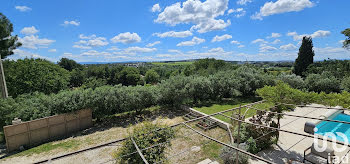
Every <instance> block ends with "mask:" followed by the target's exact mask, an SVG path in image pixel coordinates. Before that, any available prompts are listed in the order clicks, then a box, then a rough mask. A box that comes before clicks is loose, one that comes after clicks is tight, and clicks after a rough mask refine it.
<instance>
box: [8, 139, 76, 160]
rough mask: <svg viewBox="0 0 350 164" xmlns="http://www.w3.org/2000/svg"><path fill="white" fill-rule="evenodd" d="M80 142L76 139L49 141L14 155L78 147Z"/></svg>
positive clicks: (28, 154) (27, 154)
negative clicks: (58, 141)
mask: <svg viewBox="0 0 350 164" xmlns="http://www.w3.org/2000/svg"><path fill="white" fill-rule="evenodd" d="M80 144H81V143H80V142H79V141H77V140H69V141H65V142H60V143H55V142H49V143H46V144H42V145H40V146H37V147H34V148H31V149H28V150H25V151H22V152H20V153H18V154H16V155H15V156H30V155H33V154H40V153H44V152H49V151H52V150H55V149H63V150H70V149H75V148H78V147H79V145H80Z"/></svg>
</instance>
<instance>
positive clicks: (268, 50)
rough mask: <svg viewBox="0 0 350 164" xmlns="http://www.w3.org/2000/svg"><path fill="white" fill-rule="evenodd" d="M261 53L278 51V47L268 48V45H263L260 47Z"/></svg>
mask: <svg viewBox="0 0 350 164" xmlns="http://www.w3.org/2000/svg"><path fill="white" fill-rule="evenodd" d="M259 50H260V52H270V51H275V50H277V48H276V47H272V46H268V45H262V46H260V49H259Z"/></svg>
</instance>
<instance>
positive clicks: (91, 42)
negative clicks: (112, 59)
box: [73, 34, 109, 49]
mask: <svg viewBox="0 0 350 164" xmlns="http://www.w3.org/2000/svg"><path fill="white" fill-rule="evenodd" d="M79 38H80V39H84V40H79V41H78V42H75V45H73V47H74V48H79V49H91V48H92V47H101V46H106V45H108V44H109V42H108V41H107V39H106V38H105V37H97V36H96V35H94V34H93V35H90V36H85V35H84V34H80V35H79Z"/></svg>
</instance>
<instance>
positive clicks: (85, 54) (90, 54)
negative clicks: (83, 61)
mask: <svg viewBox="0 0 350 164" xmlns="http://www.w3.org/2000/svg"><path fill="white" fill-rule="evenodd" d="M80 55H81V56H110V55H112V54H111V53H109V52H105V51H102V52H99V51H96V50H90V51H86V52H83V53H81V54H80Z"/></svg>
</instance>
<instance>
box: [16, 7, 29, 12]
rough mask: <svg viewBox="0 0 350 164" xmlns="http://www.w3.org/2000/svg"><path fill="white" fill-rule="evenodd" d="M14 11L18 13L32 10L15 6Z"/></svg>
mask: <svg viewBox="0 0 350 164" xmlns="http://www.w3.org/2000/svg"><path fill="white" fill-rule="evenodd" d="M15 9H16V10H19V11H20V12H26V11H30V10H32V8H30V7H27V6H15Z"/></svg>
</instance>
